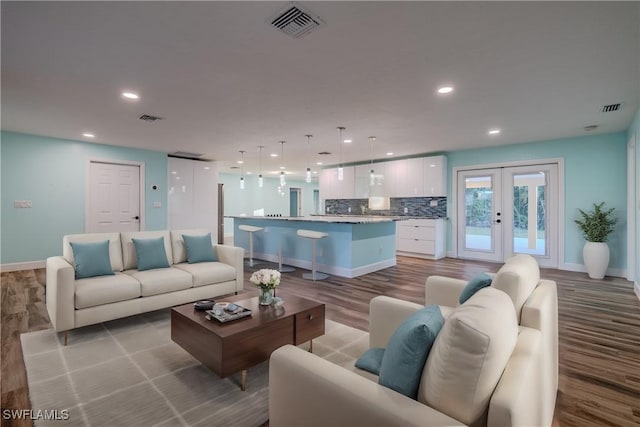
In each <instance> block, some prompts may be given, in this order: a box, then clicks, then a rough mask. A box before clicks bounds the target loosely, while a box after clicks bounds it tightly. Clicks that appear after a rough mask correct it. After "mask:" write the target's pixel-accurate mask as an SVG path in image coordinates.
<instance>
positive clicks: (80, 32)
mask: <svg viewBox="0 0 640 427" xmlns="http://www.w3.org/2000/svg"><path fill="white" fill-rule="evenodd" d="M287 4H288V3H287V2H269V1H261V2H189V3H181V2H66V3H63V2H60V3H59V2H38V3H35V2H16V3H12V2H6V1H2V4H1V7H2V129H4V130H10V131H16V132H24V133H31V134H37V135H46V136H51V137H58V138H64V139H75V140H87V139H86V138H83V137H82V133H83V132H85V131H92V132H94V133H95V134H96V138H95V140H94V141H95V142H99V143H104V144H112V145H119V146H127V147H138V148H146V149H151V150H157V151H163V152H168V153H170V152H175V151H187V152H195V153H203V154H204V156H203V157H204V158H207V159H214V160H219V161H222V162H223V163H222V167H221V170H222V171H229V167H230V166H231V165H233V164H234V162H235V161H236V160H238V159H239V158H240V154H239V152H238V151H239V150H246V152H247V153H246V154H245V158H246V166H245V168H246V169H245V170H250V171H253V172H256V171H257V169H258V157H259V156H258V148H257V146H259V145H264V146H265V149H264V150H265V151H264V157H263V168H264V171H265V173H266V172H267V171H276V170H277V169H278V166H279V165H280V160H277V159H276V160H274V159H271V158H269V156H268V154H269V153H272V152H275V153H279V152H280V145H279V144H278V141H280V140H286V141H287V144H286V145H285V147H284V164H285V165H286V167H287V169H288V170H289V171H291V172H293V173H295V174H297V175H301V174H302V173H303V171H304V169H305V168H306V167H307V164H308V163H309V162H313V163H312V166H313V167H314V168H317V167H316V166H315V162H316V161H319V160H321V161H324V162H325V164H336V163H339V162H340V158H339V155H338V153H339V143H338V131H337V130H336V126H345V127H346V131H345V133H344V137H345V138H347V137H349V138H352V139H353V140H354V142H353V143H351V144H349V145H346V144H345V145H344V146H343V153H342V161H343V162H345V163H348V162H355V161H366V160H369V159H370V156H371V155H370V144H369V142H368V139H367V137H368V136H370V135H375V136H377V141H376V143H375V144H374V153H373V156H374V157H375V158H376V159H379V158H384V157H385V153H386V152H387V151H392V152H394V156H407V155H413V154H422V153H434V152H440V151H451V150H459V149H465V148H472V147H486V146H493V145H499V144H512V143H520V142H528V141H538V140H548V139H555V138H564V137H572V136H580V135H585V134H587V132H586V131H585V130H584V129H583V128H584V126H587V125H594V124H595V125H598V126H599V127H598V129H597V130H596V131H592V132H591V133H589V134H594V133H595V134H597V133H609V132H615V131H622V130H625V129H627V128H628V126H629V125H630V123H631V120H632V118H633V115H634V113H635V112H636V111H637V109H638V105H639V99H640V59H639V55H640V53H639V52H640V30H639V28H640V3H639V2H622V3H612V2H574V3H560V2H540V3H537V2H536V3H530V2H527V3H522V2H513V3H511V2H492V3H485V2H304V3H302V5H303V7H305V8H306V9H308V10H310V11H312V12H313V13H314V14H316V15H317V16H319V17H320V18H321V19H322V20H324V21H325V22H326V26H324V27H322V28H320V29H318V30H316V31H315V32H313V33H311V34H309V35H307V36H305V37H302V38H299V39H292V38H289V37H288V36H286V35H284V34H282V33H280V32H278V31H277V30H275V29H274V28H272V27H271V26H270V25H269V23H268V22H267V20H268V18H269V17H271V16H273V15H274V14H275V13H276V12H278V11H279V10H280V9H282V8H283V7H285V6H286V5H287ZM445 83H450V84H453V85H454V86H455V92H454V93H453V94H451V95H449V96H441V95H438V94H437V93H436V89H437V88H438V87H439V86H440V85H442V84H445ZM124 89H131V90H134V91H136V92H138V93H139V94H140V97H141V98H140V100H139V101H137V102H127V101H125V100H123V99H122V98H121V97H120V92H121V91H122V90H124ZM618 102H621V103H623V109H622V111H619V112H616V113H602V112H601V111H600V110H601V108H602V106H603V105H604V104H610V103H618ZM141 114H151V115H157V116H161V117H164V118H165V120H162V121H160V122H156V123H153V124H151V123H146V122H143V121H140V120H138V119H137V117H138V116H139V115H141ZM492 127H499V128H501V129H502V133H501V134H500V135H498V136H489V135H487V130H488V129H489V128H492ZM305 134H313V135H314V137H313V139H312V140H311V144H310V145H308V144H307V142H306V138H305V137H304V135H305ZM325 150H326V151H331V152H332V153H333V154H332V155H330V156H319V155H318V154H316V153H318V152H319V151H325Z"/></svg>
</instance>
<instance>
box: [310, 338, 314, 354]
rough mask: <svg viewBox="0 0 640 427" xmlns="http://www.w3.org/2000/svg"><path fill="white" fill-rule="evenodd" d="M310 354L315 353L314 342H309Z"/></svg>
mask: <svg viewBox="0 0 640 427" xmlns="http://www.w3.org/2000/svg"><path fill="white" fill-rule="evenodd" d="M309 353H313V340H309Z"/></svg>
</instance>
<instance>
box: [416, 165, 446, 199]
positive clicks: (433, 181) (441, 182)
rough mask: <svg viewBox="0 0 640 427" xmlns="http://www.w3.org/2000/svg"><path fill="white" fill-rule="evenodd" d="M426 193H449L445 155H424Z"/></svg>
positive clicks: (432, 195)
mask: <svg viewBox="0 0 640 427" xmlns="http://www.w3.org/2000/svg"><path fill="white" fill-rule="evenodd" d="M422 160H423V161H424V167H423V170H424V195H425V196H430V197H435V196H443V197H444V196H446V195H447V158H446V157H445V156H432V157H423V159H422Z"/></svg>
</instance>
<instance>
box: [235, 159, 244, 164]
mask: <svg viewBox="0 0 640 427" xmlns="http://www.w3.org/2000/svg"><path fill="white" fill-rule="evenodd" d="M236 163H237V164H239V165H241V164H243V163H244V162H243V161H242V160H238V161H237V162H236Z"/></svg>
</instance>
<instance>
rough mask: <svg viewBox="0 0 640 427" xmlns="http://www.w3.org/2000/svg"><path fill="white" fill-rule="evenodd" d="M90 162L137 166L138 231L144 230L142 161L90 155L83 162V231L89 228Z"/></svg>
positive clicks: (143, 171)
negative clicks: (84, 162) (138, 174)
mask: <svg viewBox="0 0 640 427" xmlns="http://www.w3.org/2000/svg"><path fill="white" fill-rule="evenodd" d="M91 163H106V164H109V165H125V166H138V168H139V171H140V176H139V177H138V178H139V179H138V181H139V185H140V191H139V198H140V200H139V201H138V203H139V204H140V231H142V230H146V225H145V221H146V216H147V209H146V205H145V200H146V196H145V188H146V185H145V181H144V177H145V175H146V174H145V170H144V162H138V161H132V160H114V159H105V158H101V157H90V158H88V159H87V163H86V164H85V173H84V176H85V179H84V231H85V233H86V232H87V230H88V229H89V225H90V221H89V218H90V216H91V197H90V195H91V184H90V174H91Z"/></svg>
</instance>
